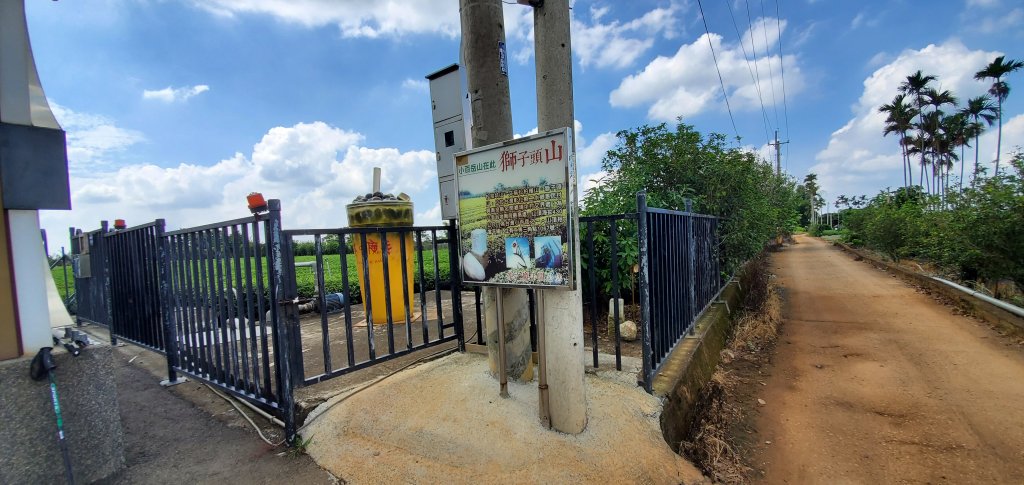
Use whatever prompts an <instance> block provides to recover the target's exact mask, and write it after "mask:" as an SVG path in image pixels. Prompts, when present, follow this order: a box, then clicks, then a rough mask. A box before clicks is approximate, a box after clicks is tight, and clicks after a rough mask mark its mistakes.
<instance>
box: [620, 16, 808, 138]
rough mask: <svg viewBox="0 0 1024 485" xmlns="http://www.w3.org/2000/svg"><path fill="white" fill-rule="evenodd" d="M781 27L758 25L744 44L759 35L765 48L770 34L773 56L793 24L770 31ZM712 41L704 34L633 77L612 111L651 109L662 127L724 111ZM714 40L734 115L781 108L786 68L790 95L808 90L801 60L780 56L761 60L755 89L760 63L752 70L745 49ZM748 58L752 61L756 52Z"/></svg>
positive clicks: (624, 83) (713, 37)
mask: <svg viewBox="0 0 1024 485" xmlns="http://www.w3.org/2000/svg"><path fill="white" fill-rule="evenodd" d="M775 22H776V20H775V19H774V18H767V19H764V21H763V22H762V19H758V20H756V21H755V24H754V25H755V26H754V28H753V30H748V31H747V32H746V33H744V34H743V36H742V38H744V39H750V36H751V35H753V36H754V38H755V39H760V45H764V36H765V34H768V35H767V36H768V43H767V45H768V47H767V49H768V50H769V51H770V50H771V49H773V48H775V46H776V45H777V43H778V40H779V33H778V32H779V30H782V31H783V32H785V29H786V24H787V22H786V21H785V20H782V21H780V22H779V24H778V27H777V28H775V29H772V28H766V27H765V26H772V25H774V24H775ZM763 28H766V30H762V29H763ZM708 38H709V37H708V35H707V34H702V35H701V36H700V37H698V38H697V39H696V40H694V41H693V42H692V43H689V44H683V45H682V46H680V47H679V50H678V51H676V53H675V55H673V56H672V57H665V56H658V57H657V58H656V59H654V60H653V61H651V62H650V63H649V64H648V65H647V66H646V67H645V68H644V69H643V70H642V71H641V72H639V73H637V74H634V75H631V76H627V77H626V78H625V79H623V80H622V82H621V83H620V84H619V87H617V88H616V89H615V90H614V91H612V93H611V96H610V97H609V102H610V103H611V105H612V106H615V107H625V108H629V107H635V106H648V110H647V116H648V117H649V118H650V119H652V120H658V121H670V120H673V119H675V118H676V117H678V116H683V117H688V116H694V115H696V114H698V113H702V112H704V111H707V110H710V109H712V108H718V109H722V108H724V107H725V103H724V102H723V100H722V98H721V95H722V91H721V85H720V83H719V79H718V74H717V72H716V71H715V70H714V69H709V68H708V66H713V65H714V62H715V61H714V59H713V58H712V55H711V50H710V49H709V47H708ZM710 39H711V44H713V45H714V49H715V55H716V56H717V59H718V66H719V69H720V70H721V72H722V79H723V81H724V83H725V86H726V91H727V92H728V95H729V102H730V103H731V105H732V109H733V110H734V111H742V110H755V109H757V110H759V109H760V108H761V100H763V102H764V106H765V107H766V108H768V107H771V106H772V103H773V102H774V103H781V102H782V100H783V93H782V84H783V81H782V76H781V74H782V71H781V70H780V68H779V66H780V65H782V66H783V67H784V68H785V73H786V80H785V87H786V94H787V95H788V96H792V95H794V94H797V93H799V92H800V91H801V90H802V89H803V87H804V79H803V73H802V70H801V68H800V65H799V64H798V62H797V58H796V57H795V56H793V55H786V56H784V57H782V58H781V59H780V58H779V56H778V55H769V56H768V57H767V59H765V58H763V57H761V58H758V60H757V61H756V65H757V67H758V69H759V73H760V74H759V80H760V83H759V85H755V83H754V80H753V79H752V78H751V77H752V76H751V69H753V67H754V64H755V62H754V60H753V59H751V63H750V64H748V62H747V60H746V57H745V56H744V51H743V47H742V46H741V45H740V44H739V43H735V44H732V43H725V42H723V40H722V36H721V35H719V34H716V33H711V35H710ZM747 54H748V55H750V52H749V51H748V52H747ZM769 66H771V68H769ZM758 86H759V87H760V96H759V95H758ZM773 88H774V90H775V91H774V96H773V95H772V93H773V91H772V90H773Z"/></svg>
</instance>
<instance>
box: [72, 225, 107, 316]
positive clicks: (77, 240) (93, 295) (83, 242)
mask: <svg viewBox="0 0 1024 485" xmlns="http://www.w3.org/2000/svg"><path fill="white" fill-rule="evenodd" d="M106 233H107V223H106V221H104V222H102V223H100V228H99V229H96V230H94V231H88V232H83V231H82V230H81V229H75V228H73V227H72V228H70V235H71V260H72V267H73V268H74V279H75V301H76V312H75V321H76V322H77V323H79V324H80V323H81V322H83V321H84V322H89V323H95V324H99V325H104V326H106V325H109V324H110V299H109V294H110V292H109V289H108V284H107V277H108V276H109V275H108V274H107V251H106V247H107V246H106V244H104V242H105V239H106V238H104V237H103V235H104V234H106Z"/></svg>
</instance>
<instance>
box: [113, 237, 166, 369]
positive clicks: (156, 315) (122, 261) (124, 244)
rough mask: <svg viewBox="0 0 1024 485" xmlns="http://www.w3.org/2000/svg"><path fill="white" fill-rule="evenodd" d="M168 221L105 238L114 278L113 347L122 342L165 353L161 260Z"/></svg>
mask: <svg viewBox="0 0 1024 485" xmlns="http://www.w3.org/2000/svg"><path fill="white" fill-rule="evenodd" d="M163 233H164V220H163V219H157V220H156V221H153V222H150V223H148V224H143V225H140V226H135V227H131V228H128V229H121V230H117V231H113V232H108V233H105V234H103V239H104V243H105V245H106V246H107V247H108V249H107V266H108V268H109V269H108V271H109V275H110V286H109V292H110V309H109V314H110V316H111V318H110V334H111V337H112V338H111V343H114V344H116V343H117V339H118V338H122V339H125V340H128V341H130V342H132V343H134V344H138V345H141V346H144V347H148V348H150V349H152V350H155V351H157V352H161V353H163V352H165V351H166V348H165V342H164V327H163V326H164V315H163V311H162V306H161V301H162V298H161V287H160V285H161V278H160V269H161V267H162V264H161V263H160V256H159V253H158V251H157V248H158V247H159V246H160V245H161V244H162V241H161V240H162V238H163Z"/></svg>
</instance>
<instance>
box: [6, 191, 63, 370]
mask: <svg viewBox="0 0 1024 485" xmlns="http://www.w3.org/2000/svg"><path fill="white" fill-rule="evenodd" d="M7 227H8V228H10V234H9V237H10V241H11V253H13V254H14V258H13V259H14V265H13V269H14V286H15V288H17V301H18V325H19V329H20V330H21V351H22V352H24V354H25V355H35V354H36V352H37V351H39V349H40V348H42V347H47V346H49V345H52V337H51V330H50V305H49V303H48V302H47V301H46V278H52V276H51V275H50V273H49V271H45V272H44V271H43V268H42V262H43V261H46V253H45V252H44V250H43V239H42V237H41V236H40V232H39V211H37V210H8V211H7Z"/></svg>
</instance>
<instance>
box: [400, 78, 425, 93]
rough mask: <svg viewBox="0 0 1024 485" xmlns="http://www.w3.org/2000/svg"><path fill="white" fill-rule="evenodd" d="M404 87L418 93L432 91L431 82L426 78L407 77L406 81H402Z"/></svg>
mask: <svg viewBox="0 0 1024 485" xmlns="http://www.w3.org/2000/svg"><path fill="white" fill-rule="evenodd" d="M402 89H408V90H410V91H414V92H417V93H426V92H428V91H430V84H428V83H427V80H426V79H412V78H407V79H406V80H405V81H402Z"/></svg>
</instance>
